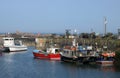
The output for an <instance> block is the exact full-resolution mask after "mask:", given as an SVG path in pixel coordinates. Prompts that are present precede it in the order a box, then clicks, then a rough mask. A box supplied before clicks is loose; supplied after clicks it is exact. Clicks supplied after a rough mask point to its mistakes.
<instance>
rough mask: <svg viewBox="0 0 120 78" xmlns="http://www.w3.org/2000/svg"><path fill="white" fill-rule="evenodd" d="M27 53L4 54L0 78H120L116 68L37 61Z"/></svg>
mask: <svg viewBox="0 0 120 78" xmlns="http://www.w3.org/2000/svg"><path fill="white" fill-rule="evenodd" d="M34 49H35V48H34V47H32V46H30V47H28V50H27V51H22V52H10V53H3V54H2V55H1V56H0V78H120V70H119V69H118V68H117V67H115V66H99V65H77V64H73V63H66V62H62V61H50V60H42V59H35V58H34V57H33V54H32V51H33V50H34Z"/></svg>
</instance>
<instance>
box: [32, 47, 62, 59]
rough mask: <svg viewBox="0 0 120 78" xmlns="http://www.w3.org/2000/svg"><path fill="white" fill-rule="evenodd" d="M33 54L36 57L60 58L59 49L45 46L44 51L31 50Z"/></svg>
mask: <svg viewBox="0 0 120 78" xmlns="http://www.w3.org/2000/svg"><path fill="white" fill-rule="evenodd" d="M33 55H34V57H35V58H38V59H48V60H60V49H59V48H47V50H46V52H44V51H41V50H33Z"/></svg>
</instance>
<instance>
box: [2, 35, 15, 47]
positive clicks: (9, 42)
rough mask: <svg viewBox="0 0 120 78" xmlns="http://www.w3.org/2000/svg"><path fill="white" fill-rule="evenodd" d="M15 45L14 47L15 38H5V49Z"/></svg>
mask: <svg viewBox="0 0 120 78" xmlns="http://www.w3.org/2000/svg"><path fill="white" fill-rule="evenodd" d="M13 45H14V38H12V37H5V38H3V46H4V47H7V46H13Z"/></svg>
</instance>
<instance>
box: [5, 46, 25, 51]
mask: <svg viewBox="0 0 120 78" xmlns="http://www.w3.org/2000/svg"><path fill="white" fill-rule="evenodd" d="M26 50H27V47H26V46H10V47H4V48H3V52H17V51H26Z"/></svg>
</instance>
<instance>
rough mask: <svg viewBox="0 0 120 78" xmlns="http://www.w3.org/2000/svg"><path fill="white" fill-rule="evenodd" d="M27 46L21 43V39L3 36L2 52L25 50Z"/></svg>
mask: <svg viewBox="0 0 120 78" xmlns="http://www.w3.org/2000/svg"><path fill="white" fill-rule="evenodd" d="M25 50H27V46H26V45H23V44H22V41H20V40H15V39H14V38H13V37H4V38H3V48H2V51H3V52H16V51H25Z"/></svg>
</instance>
